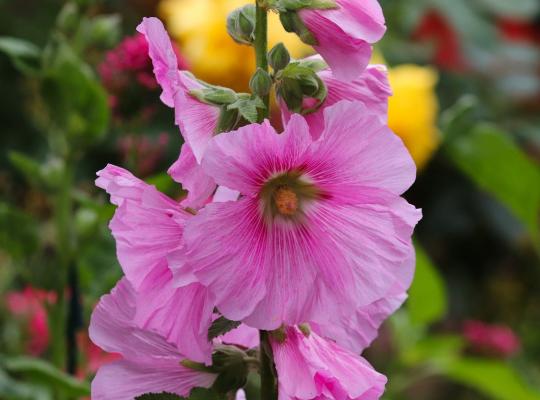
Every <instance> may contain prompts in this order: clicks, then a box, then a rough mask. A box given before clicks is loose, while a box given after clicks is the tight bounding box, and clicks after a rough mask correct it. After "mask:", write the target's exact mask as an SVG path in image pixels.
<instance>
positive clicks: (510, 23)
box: [497, 18, 540, 45]
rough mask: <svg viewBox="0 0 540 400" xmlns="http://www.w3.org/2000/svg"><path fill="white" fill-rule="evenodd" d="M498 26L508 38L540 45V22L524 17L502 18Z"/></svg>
mask: <svg viewBox="0 0 540 400" xmlns="http://www.w3.org/2000/svg"><path fill="white" fill-rule="evenodd" d="M497 26H498V28H499V31H500V32H501V33H502V34H503V36H504V37H505V39H507V40H511V41H515V42H532V43H536V44H537V45H540V24H535V23H534V22H531V21H528V20H522V19H512V18H501V19H499V21H498V22H497Z"/></svg>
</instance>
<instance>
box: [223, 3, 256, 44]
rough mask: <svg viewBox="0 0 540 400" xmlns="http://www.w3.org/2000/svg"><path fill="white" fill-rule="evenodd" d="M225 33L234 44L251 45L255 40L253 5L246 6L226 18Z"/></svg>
mask: <svg viewBox="0 0 540 400" xmlns="http://www.w3.org/2000/svg"><path fill="white" fill-rule="evenodd" d="M227 32H228V33H229V35H230V36H231V37H232V38H233V39H234V41H235V42H237V43H241V44H247V45H251V44H253V41H254V40H255V5H253V4H248V5H245V6H243V7H240V8H237V9H236V10H234V11H232V12H231V13H230V14H229V16H228V17H227Z"/></svg>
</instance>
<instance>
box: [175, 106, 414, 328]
mask: <svg viewBox="0 0 540 400" xmlns="http://www.w3.org/2000/svg"><path fill="white" fill-rule="evenodd" d="M324 112H325V115H324V121H325V129H324V131H323V133H322V134H321V136H320V138H319V139H317V140H314V139H313V138H312V137H311V135H310V132H309V126H308V125H307V123H306V121H305V120H304V118H302V117H301V116H300V115H297V114H295V115H293V116H292V117H291V119H290V120H289V123H288V125H287V126H286V128H285V131H284V132H283V133H282V134H277V133H276V131H275V130H274V129H273V128H272V127H271V125H270V124H269V122H268V121H266V122H264V123H263V124H252V125H248V126H245V127H242V128H240V129H238V130H237V131H235V132H229V133H223V134H220V135H219V136H217V137H215V138H214V139H213V140H212V142H211V144H210V145H209V147H208V149H207V150H206V153H205V156H204V159H203V163H202V167H203V169H204V170H205V172H206V173H207V174H208V175H209V176H211V177H212V178H213V179H214V180H215V181H216V182H217V183H218V184H220V185H224V186H226V187H229V188H231V189H233V190H238V191H239V192H240V193H241V194H242V197H241V198H240V199H239V200H238V201H233V202H224V203H211V204H208V205H206V206H205V207H204V208H203V209H202V210H201V211H200V212H199V213H198V214H197V215H196V216H194V217H193V218H190V219H189V221H188V222H187V223H186V228H185V235H184V241H185V246H186V250H185V260H184V266H185V268H187V269H189V270H191V271H193V273H194V274H195V276H196V277H197V279H198V280H199V281H200V282H201V283H202V284H204V285H206V286H207V287H208V289H209V290H210V292H211V293H212V294H213V295H214V296H215V298H216V304H217V307H218V309H219V310H220V312H221V313H222V314H223V315H225V316H226V317H227V318H229V319H231V320H236V321H239V320H242V321H244V322H245V323H247V324H248V325H250V326H253V327H256V328H259V329H266V330H272V329H276V328H278V327H279V326H280V325H281V324H283V323H285V324H287V325H294V324H297V323H303V322H306V321H309V322H316V323H326V322H328V321H329V320H330V317H331V316H332V315H340V314H342V313H343V312H347V311H352V310H357V309H358V308H359V307H362V306H367V305H369V304H372V303H373V302H374V301H377V300H379V299H381V298H382V297H383V296H384V295H386V294H387V293H388V291H389V290H390V289H391V287H392V286H393V285H394V284H395V282H396V279H399V278H398V277H399V276H401V275H402V273H403V268H404V267H403V264H404V263H405V261H406V260H408V259H409V258H410V254H411V251H412V244H411V239H410V238H411V234H412V231H413V228H414V226H415V225H416V223H417V222H418V220H419V219H420V217H421V213H420V211H419V210H417V209H415V208H414V207H413V206H411V205H409V204H408V203H407V202H406V201H405V200H404V199H402V198H401V197H400V195H401V194H402V193H403V192H404V191H405V190H407V189H408V188H409V186H410V185H411V184H412V183H413V181H414V179H415V173H416V168H415V165H414V162H413V161H412V159H411V157H410V155H409V153H408V151H407V150H406V148H405V146H404V145H403V142H402V141H401V139H399V138H398V137H397V136H396V135H394V134H393V133H392V132H391V131H390V130H389V129H388V128H387V127H386V126H385V125H384V124H383V123H382V122H381V121H380V119H379V118H378V117H377V116H376V115H373V114H371V113H370V112H369V111H368V110H367V108H366V107H365V106H364V105H363V104H362V103H359V102H347V101H343V102H340V103H337V104H335V105H333V106H331V107H328V108H326V110H325V111H324Z"/></svg>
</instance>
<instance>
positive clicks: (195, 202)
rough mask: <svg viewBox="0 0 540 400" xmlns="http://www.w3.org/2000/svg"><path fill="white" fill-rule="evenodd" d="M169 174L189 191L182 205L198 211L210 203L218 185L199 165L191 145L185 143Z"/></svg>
mask: <svg viewBox="0 0 540 400" xmlns="http://www.w3.org/2000/svg"><path fill="white" fill-rule="evenodd" d="M168 174H169V175H170V176H171V177H172V178H173V179H174V180H175V181H176V182H179V183H181V184H182V187H183V188H184V189H185V190H187V191H188V195H187V197H186V198H185V199H184V200H183V201H182V205H183V206H186V207H191V208H194V209H198V208H200V207H202V206H203V205H204V204H206V203H207V202H208V200H209V199H210V197H211V196H212V194H213V193H214V190H215V189H216V184H215V183H214V180H213V179H212V178H210V177H209V176H208V175H206V173H205V172H204V170H203V169H202V167H201V166H200V165H199V164H198V163H197V160H196V159H195V156H194V155H193V151H192V150H191V147H190V146H189V144H187V143H184V145H183V146H182V150H181V151H180V156H179V157H178V160H176V161H175V162H174V164H173V165H172V166H171V167H170V168H169V171H168Z"/></svg>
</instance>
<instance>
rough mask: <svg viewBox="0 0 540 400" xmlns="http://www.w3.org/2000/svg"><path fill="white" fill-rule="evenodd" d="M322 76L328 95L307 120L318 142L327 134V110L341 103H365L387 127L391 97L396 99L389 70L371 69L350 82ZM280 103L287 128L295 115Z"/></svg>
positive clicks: (373, 66)
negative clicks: (325, 113) (353, 101)
mask: <svg viewBox="0 0 540 400" xmlns="http://www.w3.org/2000/svg"><path fill="white" fill-rule="evenodd" d="M318 75H319V77H320V78H321V79H322V80H323V82H324V83H325V85H326V88H327V90H328V95H327V97H326V99H325V101H324V103H323V105H322V106H321V107H320V108H319V109H318V110H317V111H315V112H313V113H310V114H307V115H306V116H305V119H306V121H307V123H308V125H309V129H310V132H311V135H312V136H313V138H314V139H317V138H319V137H320V135H321V133H322V131H323V130H324V110H325V109H326V108H327V107H329V106H331V105H333V104H336V103H338V102H339V101H341V100H356V101H360V102H362V103H364V104H365V105H366V112H369V113H373V114H376V115H377V116H378V117H379V118H380V119H381V121H383V122H384V123H386V121H387V119H388V97H389V96H391V95H392V90H391V89H390V85H389V83H388V74H387V71H386V67H384V66H383V65H370V66H368V68H367V69H366V70H365V71H363V72H362V74H360V75H359V76H358V77H357V78H356V79H354V80H352V81H347V82H345V81H342V80H339V79H336V78H335V76H334V74H333V73H332V71H331V70H330V69H326V70H323V71H321V72H319V73H318ZM280 103H281V113H282V118H283V121H284V123H285V124H287V123H288V121H289V119H290V117H291V115H292V113H291V112H290V111H289V110H288V108H287V105H286V104H285V103H284V102H283V101H280Z"/></svg>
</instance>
